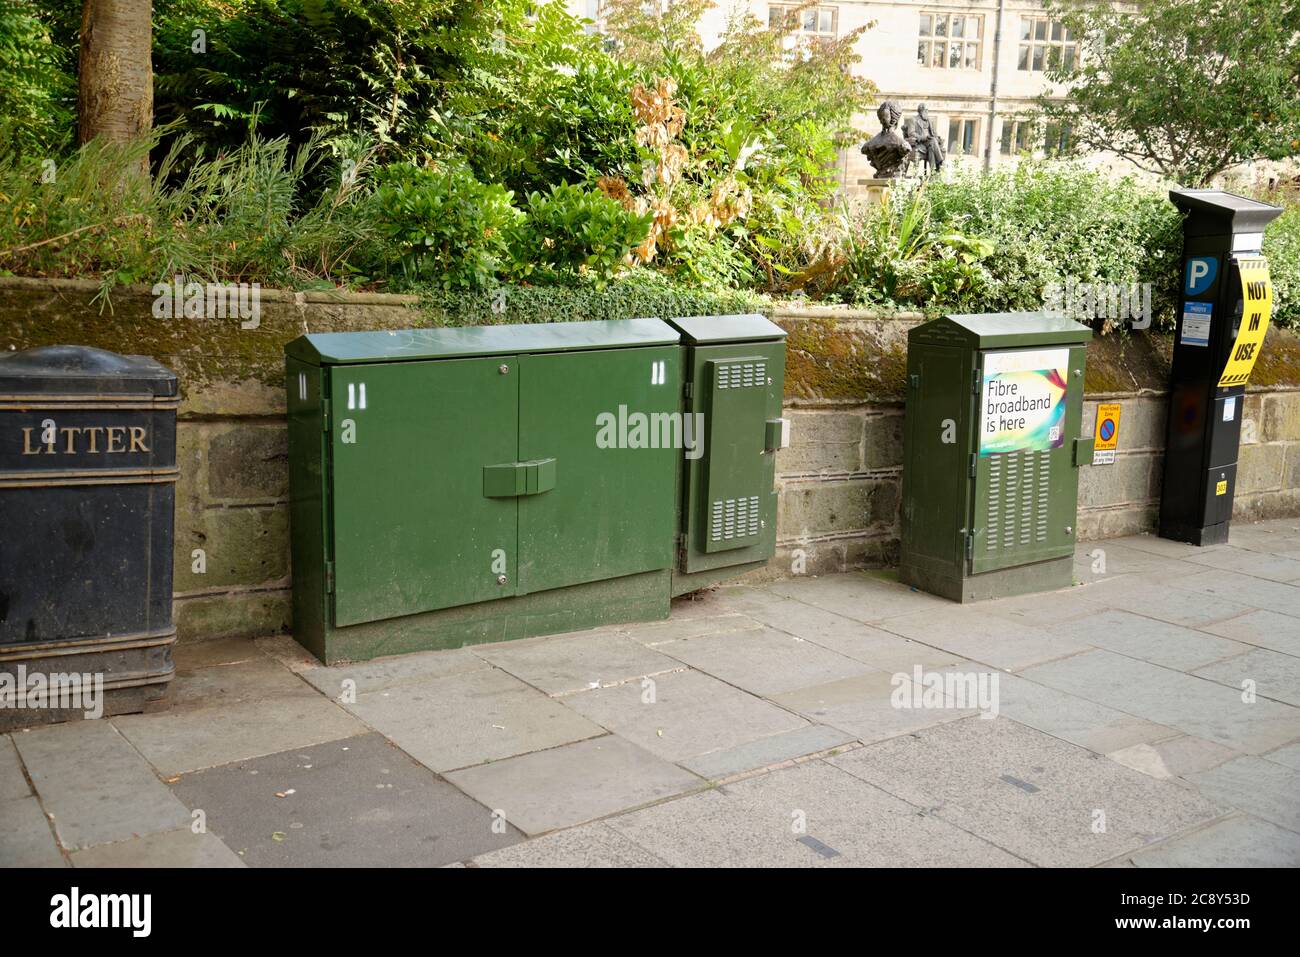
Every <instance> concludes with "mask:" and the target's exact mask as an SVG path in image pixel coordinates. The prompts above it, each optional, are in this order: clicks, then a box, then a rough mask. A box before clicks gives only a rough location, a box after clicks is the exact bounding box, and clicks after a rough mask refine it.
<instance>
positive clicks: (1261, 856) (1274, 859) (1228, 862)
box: [1128, 815, 1300, 867]
mask: <svg viewBox="0 0 1300 957" xmlns="http://www.w3.org/2000/svg"><path fill="white" fill-rule="evenodd" d="M1128 860H1129V861H1130V862H1131V863H1133V864H1134V865H1136V866H1138V867H1300V834H1295V833H1293V832H1291V831H1286V830H1283V829H1282V828H1280V827H1278V826H1277V825H1275V824H1270V823H1269V822H1268V821H1261V820H1259V819H1258V818H1254V817H1250V816H1248V815H1235V816H1233V817H1230V818H1228V819H1226V820H1223V821H1218V822H1216V823H1214V824H1211V825H1209V826H1208V827H1203V828H1201V829H1199V830H1196V831H1192V832H1191V833H1190V834H1185V835H1183V836H1181V837H1175V838H1173V839H1172V840H1169V841H1166V842H1164V843H1163V844H1160V845H1157V846H1156V847H1151V848H1147V849H1145V850H1141V851H1138V852H1137V853H1136V854H1133V855H1131V856H1130V857H1129V858H1128Z"/></svg>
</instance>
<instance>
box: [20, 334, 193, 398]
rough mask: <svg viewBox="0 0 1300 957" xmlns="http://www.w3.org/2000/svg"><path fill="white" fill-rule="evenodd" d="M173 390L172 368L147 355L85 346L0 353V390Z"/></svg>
mask: <svg viewBox="0 0 1300 957" xmlns="http://www.w3.org/2000/svg"><path fill="white" fill-rule="evenodd" d="M89 394H111V395H142V394H143V395H158V396H174V395H176V373H174V372H172V371H171V370H170V369H168V368H167V367H166V366H164V365H163V364H162V363H160V362H157V361H156V360H154V359H150V358H149V357H148V356H124V355H118V354H117V353H116V352H108V351H107V350H104V349H94V348H91V347H90V346H40V347H38V348H36V349H24V350H23V351H22V352H9V353H4V354H0V395H89Z"/></svg>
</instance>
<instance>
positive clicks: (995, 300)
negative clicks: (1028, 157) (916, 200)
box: [927, 162, 1182, 325]
mask: <svg viewBox="0 0 1300 957" xmlns="http://www.w3.org/2000/svg"><path fill="white" fill-rule="evenodd" d="M927 192H928V194H929V199H930V203H931V205H932V209H933V218H934V222H935V224H936V226H937V228H939V229H941V230H945V231H956V232H962V233H966V234H970V235H977V236H979V237H980V238H982V239H984V240H987V241H989V242H990V243H992V247H993V248H992V252H991V254H990V255H989V256H988V257H987V258H986V259H984V260H983V263H982V264H983V266H984V268H985V269H986V270H987V271H988V274H989V277H990V282H989V284H988V288H987V292H986V294H985V295H984V296H982V297H981V305H982V309H983V310H985V311H1001V310H1017V309H1041V308H1042V307H1043V303H1044V297H1045V294H1046V290H1047V289H1048V287H1049V286H1051V285H1053V284H1061V285H1064V284H1065V283H1066V282H1067V281H1068V280H1071V279H1073V280H1074V281H1075V282H1080V283H1085V282H1086V283H1116V284H1122V285H1125V286H1129V285H1131V284H1134V283H1145V282H1150V283H1152V286H1153V304H1154V305H1153V309H1154V312H1155V318H1156V320H1157V322H1159V323H1162V324H1165V325H1167V324H1168V323H1170V322H1171V321H1172V316H1173V308H1174V305H1175V304H1176V301H1177V293H1178V290H1177V282H1178V263H1179V259H1180V257H1181V255H1182V221H1181V219H1180V217H1179V214H1178V211H1177V209H1175V207H1174V206H1173V204H1172V203H1170V202H1169V200H1168V198H1167V196H1166V193H1165V191H1164V190H1163V189H1159V188H1152V187H1150V186H1144V185H1142V184H1140V183H1138V182H1137V181H1136V180H1134V179H1131V178H1127V177H1126V178H1119V179H1116V178H1111V177H1109V176H1107V175H1105V174H1103V173H1101V172H1098V171H1094V170H1089V169H1086V168H1084V167H1082V166H1079V165H1076V164H1068V163H1051V164H1033V163H1028V162H1025V163H1021V164H1020V165H1019V166H1018V167H1016V168H1015V169H1014V170H1009V171H1004V170H994V171H991V172H983V173H980V172H965V173H961V172H959V173H957V175H954V176H953V177H952V178H950V179H944V180H939V181H935V182H934V183H932V184H931V185H930V186H929V187H928V188H927Z"/></svg>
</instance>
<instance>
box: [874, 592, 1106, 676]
mask: <svg viewBox="0 0 1300 957" xmlns="http://www.w3.org/2000/svg"><path fill="white" fill-rule="evenodd" d="M880 627H881V628H884V629H885V630H886V631H890V632H893V633H894V634H897V635H902V636H903V637H904V638H911V639H913V640H914V641H919V642H923V643H924V644H927V645H935V646H937V647H939V648H942V649H943V650H945V651H948V652H951V653H952V654H955V655H959V656H960V657H962V658H965V659H969V660H971V661H979V662H983V663H984V664H987V665H990V666H992V667H994V668H999V669H1003V670H1008V671H1018V670H1020V669H1021V668H1027V667H1029V666H1030V665H1036V664H1041V663H1042V662H1044V661H1053V660H1055V659H1057V658H1064V657H1066V656H1067V655H1073V654H1077V653H1078V652H1080V651H1084V650H1086V649H1087V648H1089V647H1091V646H1090V645H1089V644H1087V643H1085V642H1081V641H1077V640H1075V639H1073V638H1067V637H1063V636H1060V635H1056V634H1053V633H1052V632H1050V631H1048V630H1047V629H1046V628H1031V627H1029V626H1026V625H1020V624H1017V623H1015V622H1013V621H1008V620H1007V619H1006V618H1002V617H999V616H997V615H992V614H988V613H986V612H984V611H978V610H976V609H974V608H972V607H969V606H961V605H949V606H947V607H944V608H940V609H937V610H933V611H926V612H921V613H919V614H915V615H907V616H904V617H901V618H891V619H889V620H888V621H885V622H882V623H881V625H880Z"/></svg>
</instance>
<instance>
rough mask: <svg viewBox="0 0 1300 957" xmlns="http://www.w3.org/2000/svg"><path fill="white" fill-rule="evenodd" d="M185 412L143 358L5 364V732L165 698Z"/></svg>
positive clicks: (0, 501)
mask: <svg viewBox="0 0 1300 957" xmlns="http://www.w3.org/2000/svg"><path fill="white" fill-rule="evenodd" d="M179 402H180V398H179V395H178V392H177V383H176V376H175V374H174V373H173V372H171V371H170V370H169V369H167V368H165V367H163V366H162V365H160V364H158V363H157V362H155V361H154V360H152V359H148V358H145V357H143V356H121V355H117V354H115V353H112V352H105V351H103V350H100V349H91V348H86V347H81V346H49V347H45V348H40V349H29V350H26V351H24V352H14V353H9V354H7V355H0V731H6V730H11V729H13V728H18V727H23V726H26V725H32V724H42V723H46V722H50V721H64V720H69V719H72V718H80V717H98V716H101V715H110V714H122V713H126V712H131V711H141V710H144V709H146V708H148V707H150V706H151V705H152V704H154V703H156V702H160V701H161V700H162V698H163V696H164V694H165V692H166V688H167V683H168V682H169V681H170V680H171V676H172V671H173V668H172V656H171V652H172V645H173V644H174V642H175V640H176V629H175V628H174V627H173V625H172V538H173V513H174V511H175V483H176V479H177V474H178V470H177V468H176V407H177V405H178V404H179Z"/></svg>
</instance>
